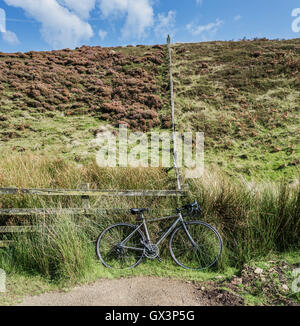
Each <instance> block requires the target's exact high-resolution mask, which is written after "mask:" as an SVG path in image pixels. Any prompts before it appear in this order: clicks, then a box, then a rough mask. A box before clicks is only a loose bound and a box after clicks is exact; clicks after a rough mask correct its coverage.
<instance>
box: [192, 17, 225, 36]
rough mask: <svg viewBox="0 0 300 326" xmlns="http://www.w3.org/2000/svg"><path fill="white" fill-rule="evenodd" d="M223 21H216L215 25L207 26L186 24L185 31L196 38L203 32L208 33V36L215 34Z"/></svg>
mask: <svg viewBox="0 0 300 326" xmlns="http://www.w3.org/2000/svg"><path fill="white" fill-rule="evenodd" d="M223 23H224V22H223V21H222V20H220V19H217V20H216V22H215V23H209V24H207V25H195V24H194V23H191V24H188V25H187V26H186V28H187V30H188V31H189V32H190V33H191V34H193V35H195V36H198V35H200V34H202V33H204V32H209V33H210V34H215V33H216V32H217V31H218V29H219V28H220V26H221V25H223Z"/></svg>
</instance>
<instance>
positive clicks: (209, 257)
mask: <svg viewBox="0 0 300 326" xmlns="http://www.w3.org/2000/svg"><path fill="white" fill-rule="evenodd" d="M186 227H187V230H188V233H189V235H190V237H191V238H192V240H193V241H191V240H190V239H189V238H188V236H187V234H186V232H185V229H184V228H183V227H180V228H179V229H177V230H176V231H175V232H174V233H173V235H172V237H171V241H170V250H171V254H172V257H173V259H174V260H175V261H176V263H177V264H179V265H180V266H182V267H184V268H188V269H196V270H201V269H205V268H208V267H210V266H212V265H213V264H214V263H215V262H216V261H217V259H218V257H219V255H220V253H221V250H222V240H221V237H220V235H219V234H218V232H217V231H216V230H215V229H214V228H213V227H211V226H209V225H208V224H206V223H202V222H191V223H187V224H186Z"/></svg>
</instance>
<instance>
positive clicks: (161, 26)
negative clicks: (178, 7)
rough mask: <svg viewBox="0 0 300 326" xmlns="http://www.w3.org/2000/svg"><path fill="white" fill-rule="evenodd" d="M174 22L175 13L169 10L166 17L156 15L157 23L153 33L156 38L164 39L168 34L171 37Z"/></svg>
mask: <svg viewBox="0 0 300 326" xmlns="http://www.w3.org/2000/svg"><path fill="white" fill-rule="evenodd" d="M175 22H176V12H175V11H173V10H170V11H169V12H168V14H167V15H165V14H158V16H157V22H156V25H155V28H154V32H155V34H156V35H157V36H162V37H164V38H165V37H166V36H167V35H168V34H170V35H172V34H173V32H174V27H175Z"/></svg>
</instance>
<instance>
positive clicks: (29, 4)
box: [4, 0, 93, 49]
mask: <svg viewBox="0 0 300 326" xmlns="http://www.w3.org/2000/svg"><path fill="white" fill-rule="evenodd" d="M4 1H5V2H6V4H7V5H11V6H14V7H20V8H22V9H24V10H25V12H26V13H27V14H28V15H30V16H32V17H33V18H34V19H36V20H37V21H38V22H40V23H41V24H42V27H41V34H42V36H43V38H44V40H45V41H46V42H47V43H49V44H50V45H51V46H52V47H53V48H54V49H57V48H61V47H70V48H74V47H76V46H77V45H79V44H80V43H81V42H84V41H87V40H89V39H90V38H91V37H92V36H93V30H92V28H91V26H90V24H88V23H87V22H85V21H84V20H82V19H81V18H80V17H79V16H78V15H76V14H75V13H74V12H75V7H73V9H74V12H71V11H70V10H69V9H67V8H66V7H64V6H62V5H60V4H59V3H58V2H57V1H56V0H39V1H36V0H4ZM64 1H67V0H64ZM71 2H73V5H74V6H75V1H69V5H71ZM89 4H90V5H91V2H89ZM78 8H79V7H76V10H78ZM85 14H86V13H85Z"/></svg>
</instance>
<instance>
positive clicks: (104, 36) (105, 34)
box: [98, 29, 107, 41]
mask: <svg viewBox="0 0 300 326" xmlns="http://www.w3.org/2000/svg"><path fill="white" fill-rule="evenodd" d="M98 35H99V37H100V39H101V41H104V39H105V38H106V36H107V32H106V31H103V30H102V29H99V32H98Z"/></svg>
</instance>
